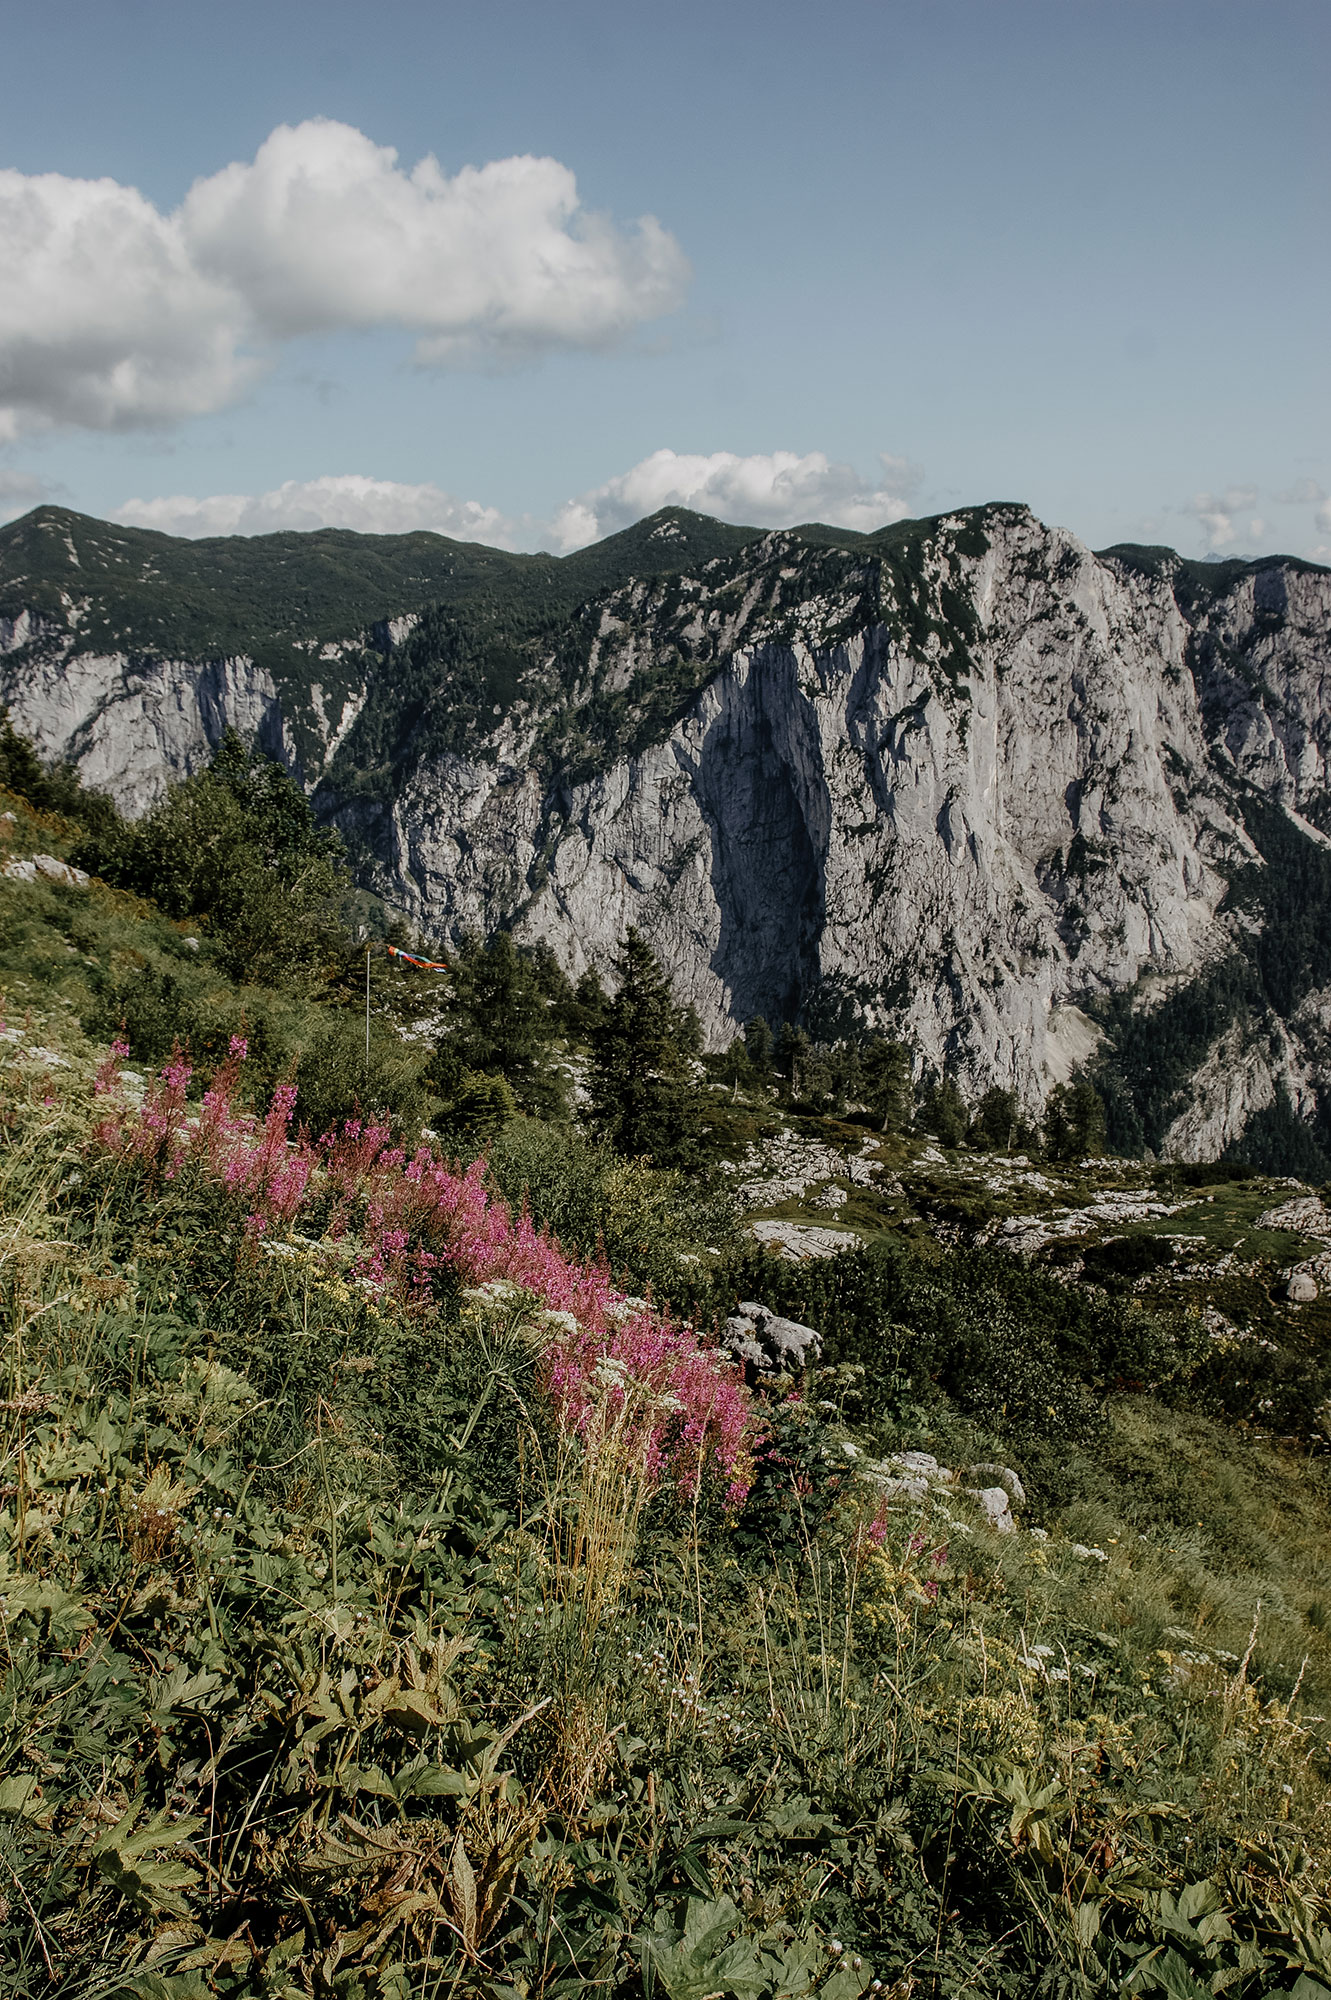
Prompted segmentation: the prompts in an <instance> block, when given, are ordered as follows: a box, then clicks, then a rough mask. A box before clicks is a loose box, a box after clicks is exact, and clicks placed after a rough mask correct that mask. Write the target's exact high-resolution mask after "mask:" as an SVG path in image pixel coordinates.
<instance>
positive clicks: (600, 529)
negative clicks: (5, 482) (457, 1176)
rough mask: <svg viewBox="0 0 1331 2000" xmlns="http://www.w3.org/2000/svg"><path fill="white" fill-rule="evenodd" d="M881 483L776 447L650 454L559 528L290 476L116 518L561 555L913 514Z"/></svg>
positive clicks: (147, 506)
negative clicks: (687, 513)
mask: <svg viewBox="0 0 1331 2000" xmlns="http://www.w3.org/2000/svg"><path fill="white" fill-rule="evenodd" d="M880 464H881V465H882V468H883V481H884V483H883V484H882V485H880V486H876V487H868V486H866V485H865V483H864V482H863V480H862V479H860V477H859V476H858V474H856V473H855V472H853V471H852V470H851V468H850V467H849V466H845V465H834V464H832V463H831V462H830V461H829V460H828V459H827V457H826V456H825V455H824V454H823V453H822V452H820V451H814V452H808V453H806V454H805V455H804V456H803V457H800V456H799V455H798V454H797V453H795V452H793V451H777V452H772V453H770V454H755V455H753V456H751V457H748V458H740V457H737V456H736V455H735V453H733V452H725V451H719V452H713V453H712V454H711V455H710V456H708V457H701V456H696V457H689V456H686V455H682V454H679V453H676V452H673V451H657V452H653V453H652V454H651V456H650V457H649V458H644V459H643V460H642V461H641V463H640V464H638V465H635V466H633V467H632V468H631V469H630V470H629V471H628V472H624V473H621V474H620V475H619V476H618V478H615V479H611V480H607V482H606V484H605V485H604V486H598V487H595V488H594V489H593V490H592V491H591V492H590V493H584V494H581V495H580V496H578V497H577V498H575V499H572V500H566V501H565V502H564V503H563V505H562V506H560V507H558V508H557V509H556V511H555V514H554V517H553V519H551V520H548V521H543V520H539V519H537V518H536V517H535V516H533V515H530V514H527V515H523V516H522V517H521V518H515V517H513V516H511V515H507V514H503V513H501V512H500V510H499V509H498V508H497V507H489V506H486V505H485V504H484V503H483V502H481V501H479V500H459V499H458V498H456V496H455V495H453V494H451V493H446V492H445V491H444V490H443V488H442V487H439V486H434V485H429V484H426V485H421V486H412V485H406V484H403V483H400V482H398V481H396V480H392V479H371V478H369V477H367V476H366V475H365V474H363V473H356V472H344V473H337V474H328V475H326V476H325V477H324V478H322V479H305V480H296V479H288V480H287V481H285V483H284V484H283V485H281V486H276V487H273V488H272V490H271V491H270V492H267V493H214V494H210V495H207V496H205V497H203V498H197V497H195V496H193V495H191V494H187V493H175V494H170V495H168V496H166V497H164V498H162V499H157V500H126V501H125V502H124V503H123V505H122V506H120V507H117V508H116V509H115V512H114V515H113V519H115V520H117V521H123V522H125V523H126V524H127V525H129V526H131V527H136V528H158V529H161V530H162V531H163V532H164V533H165V534H168V535H189V536H194V537H198V536H203V535H270V534H274V533H276V532H277V531H278V530H280V529H291V528H295V529H302V530H303V529H309V528H355V529H357V530H359V531H360V533H362V534H368V535H404V534H410V533H411V532H412V531H413V530H415V529H421V528H425V529H430V530H432V531H433V532H434V533H435V534H437V535H451V536H452V537H453V538H454V539H455V540H458V541H473V542H488V543H489V544H490V545H491V546H492V547H497V548H549V549H556V550H558V551H560V552H561V553H564V552H567V551H569V550H571V549H579V548H583V547H584V546H585V545H586V544H587V543H588V542H593V541H596V540H598V539H599V538H600V537H601V536H604V535H609V534H613V533H615V531H616V530H617V529H620V528H627V527H631V526H632V524H633V522H635V521H640V520H642V519H643V517H644V516H645V515H647V514H654V513H655V512H656V511H657V509H658V508H659V507H665V506H669V505H671V504H674V505H678V506H687V507H692V508H695V509H696V510H697V512H699V513H703V514H712V515H715V516H717V517H718V518H719V519H721V520H726V521H734V522H736V523H738V524H739V525H741V526H743V527H755V528H773V527H793V526H796V525H797V524H798V523H799V522H801V521H827V522H829V523H831V524H832V525H833V526H836V527H843V528H860V529H870V528H880V527H882V526H883V525H884V524H885V523H886V522H888V521H900V520H901V519H903V517H904V516H905V515H906V513H907V512H908V508H907V504H906V501H905V499H904V498H903V497H902V495H903V493H905V492H908V491H910V490H911V489H912V488H913V487H914V486H915V485H916V484H917V483H918V480H919V472H918V470H917V469H916V468H915V467H912V466H909V465H907V464H906V462H905V461H904V460H903V459H896V458H889V457H888V456H887V454H886V453H883V454H880Z"/></svg>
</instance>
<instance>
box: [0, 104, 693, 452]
mask: <svg viewBox="0 0 1331 2000" xmlns="http://www.w3.org/2000/svg"><path fill="white" fill-rule="evenodd" d="M687 278H688V265H687V263H686V261H685V258H684V255H683V252H682V251H681V250H680V248H679V246H678V244H677V243H676V242H675V240H674V238H673V237H672V236H670V235H669V234H668V232H667V231H665V230H664V229H662V227H661V225H660V224H659V223H658V222H657V221H656V220H655V219H654V218H653V217H651V216H644V217H642V218H641V219H640V220H639V221H638V222H637V223H636V224H634V225H633V226H632V227H631V228H629V229H620V228H618V227H616V225H615V224H614V223H613V222H611V221H610V220H609V219H608V218H607V217H605V216H602V215H596V214H593V213H591V212H589V211H588V210H586V209H584V208H583V207H582V206H581V204H580V202H579V199H578V190H577V183H576V181H575V179H574V177H573V175H572V173H571V172H570V171H569V169H568V168H567V167H565V166H563V165H561V164H560V162H559V161H558V160H551V159H534V158H530V157H523V158H514V159H507V160H496V161H492V162H491V163H490V164H489V165H487V166H482V167H464V168H463V169H462V170H461V172H459V173H457V174H455V175H453V176H451V177H450V176H448V175H446V174H445V173H444V172H443V170H442V169H441V168H440V166H439V163H438V161H437V160H435V159H434V158H433V157H432V156H429V157H427V158H426V159H424V160H422V161H420V162H419V163H418V164H417V165H416V166H415V167H414V168H412V169H411V170H410V171H405V170H404V169H402V168H400V167H399V166H398V164H397V155H396V153H395V152H394V151H393V149H392V148H391V147H384V146H376V145H375V144H374V143H373V142H372V141H371V140H369V139H367V138H366V137H365V135H364V133H362V132H358V131H357V130H356V129H355V127H354V126H350V125H342V124H338V123H336V122H334V121H333V120H331V119H322V118H317V119H310V120H307V121H306V122H305V123H304V124H301V125H295V126H291V125H280V126H278V128H277V129H276V131H274V132H273V133H272V134H271V135H270V136H269V137H268V138H267V139H266V140H265V141H264V143H263V145H262V146H261V147H260V148H259V150H258V153H257V154H256V155H255V158H254V160H253V161H252V162H249V163H242V162H236V163H233V164H232V165H231V166H228V167H224V168H223V169H222V170H221V172H220V173H216V174H212V175H210V176H208V177H207V178H205V179H202V180H199V181H196V182H195V183H194V186H193V187H192V188H191V189H190V191H189V193H188V195H187V196H186V198H185V201H184V202H183V203H182V205H181V206H180V208H178V209H177V210H175V211H174V212H172V213H170V214H163V213H162V212H161V211H160V210H158V209H157V208H155V207H154V206H153V205H152V203H151V202H149V201H147V200H146V199H145V198H144V196H143V195H141V194H140V193H139V192H138V191H137V189H135V188H129V187H122V186H121V185H120V184H119V183H117V182H116V181H113V180H100V181H84V180H72V179H69V178H67V177H66V176H65V175H63V174H40V175H25V174H21V173H17V172H14V171H4V172H0V438H3V437H6V436H14V435H16V434H17V433H18V432H19V431H21V430H26V429H32V428H37V427H40V426H42V425H46V424H77V425H82V426H85V427H88V428H91V429H97V430H117V429H128V428H132V427H134V426H138V425H145V424H162V423H168V422H171V421H174V420H176V419H179V418H181V417H185V416H191V415H196V414H199V413H201V412H203V411H207V410H215V409H218V408H220V407H221V406H222V405H224V404H225V403H227V402H229V401H231V400H232V399H233V398H234V397H235V396H236V395H237V394H238V393H239V392H240V391H241V390H242V389H243V387H244V386H245V384H246V383H247V382H248V381H249V380H250V378H251V376H252V374H253V373H254V371H255V368H256V367H257V366H258V359H257V357H256V356H255V354H253V353H252V352H247V343H248V344H251V345H252V344H254V343H258V344H260V346H262V343H264V342H265V341H272V340H287V339H292V338H294V337H296V336H298V335H301V334H306V333H314V332H328V331H333V330H336V329H338V328H348V327H373V326H393V327H402V328H405V329H408V330H410V331H412V332H414V333H416V334H417V336H418V340H417V345H416V356H417V359H418V360H419V361H421V362H422V363H425V364H437V363H446V362H451V361H457V360H463V359H466V358H469V357H473V356H478V355H484V354H492V355H494V354H497V355H500V356H506V357H514V356H517V357H521V356H523V355H528V354H531V353H534V352H537V351H539V350H540V349H542V348H547V347H554V346H598V345H603V344H605V343H607V342H610V341H614V340H616V339H619V338H621V337H622V336H623V335H624V334H625V333H627V332H628V331H629V330H630V329H631V328H632V327H634V326H635V325H637V324H638V323H639V322H640V321H642V320H645V319H652V318H655V317H657V316H658V315H659V314H661V313H665V312H669V311H671V310H673V308H674V307H675V306H677V305H678V304H679V303H680V301H681V299H682V297H683V293H684V287H685V284H686V282H687Z"/></svg>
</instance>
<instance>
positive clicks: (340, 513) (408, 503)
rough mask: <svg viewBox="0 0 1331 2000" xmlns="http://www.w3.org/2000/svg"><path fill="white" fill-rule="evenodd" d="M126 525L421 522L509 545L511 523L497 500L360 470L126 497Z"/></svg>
mask: <svg viewBox="0 0 1331 2000" xmlns="http://www.w3.org/2000/svg"><path fill="white" fill-rule="evenodd" d="M113 518H114V519H115V520H117V521H123V522H125V523H126V525H127V526H129V527H134V528H157V529H160V530H161V532H162V533H163V534H167V535H188V536H191V537H195V538H197V537H199V536H205V535H272V534H277V533H278V532H280V531H281V530H283V529H292V528H295V529H300V530H307V529H310V528H354V529H356V530H357V531H358V532H359V533H360V534H364V535H406V534H411V533H413V532H415V531H416V530H418V529H422V528H424V529H429V530H430V531H431V532H432V533H434V534H436V535H450V536H452V537H453V539H454V540H455V541H466V542H488V543H490V544H491V546H492V547H499V548H507V547H510V546H511V545H512V540H513V523H512V522H511V521H510V520H508V519H507V518H506V516H504V515H503V514H501V513H500V511H499V509H498V508H497V507H485V506H482V504H481V503H480V501H478V500H457V499H455V498H454V497H453V495H452V494H451V493H445V492H444V491H443V489H442V488H441V487H438V486H431V485H424V486H410V485H404V484H400V483H399V482H398V481H396V480H392V479H369V478H367V477H366V476H365V475H364V474H363V473H358V472H344V473H333V474H329V475H327V476H326V477H325V478H322V479H305V480H297V479H288V480H286V481H285V482H284V483H283V484H282V485H281V486H275V487H273V488H272V490H271V491H270V492H268V493H213V494H210V495H208V496H206V497H205V498H202V499H198V498H195V497H193V496H191V495H190V494H187V493H174V494H170V495H168V496H166V497H165V498H163V499H159V500H126V501H125V503H124V505H123V506H121V507H117V508H116V510H115V514H114V517H113Z"/></svg>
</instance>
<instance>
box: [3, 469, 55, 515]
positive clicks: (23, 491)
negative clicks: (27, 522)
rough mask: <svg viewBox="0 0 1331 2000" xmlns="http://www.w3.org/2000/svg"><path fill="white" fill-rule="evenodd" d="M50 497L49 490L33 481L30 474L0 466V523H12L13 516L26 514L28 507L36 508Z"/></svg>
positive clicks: (42, 482) (40, 482)
mask: <svg viewBox="0 0 1331 2000" xmlns="http://www.w3.org/2000/svg"><path fill="white" fill-rule="evenodd" d="M50 497H51V488H50V487H49V486H47V485H46V484H45V483H44V481H42V480H40V479H34V477H33V476H32V474H31V473H30V472H17V471H14V470H13V469H11V468H10V467H8V466H3V465H0V521H12V520H13V519H14V517H15V515H17V514H26V513H27V511H28V509H29V508H30V507H37V506H39V505H40V504H41V502H42V501H43V500H49V499H50Z"/></svg>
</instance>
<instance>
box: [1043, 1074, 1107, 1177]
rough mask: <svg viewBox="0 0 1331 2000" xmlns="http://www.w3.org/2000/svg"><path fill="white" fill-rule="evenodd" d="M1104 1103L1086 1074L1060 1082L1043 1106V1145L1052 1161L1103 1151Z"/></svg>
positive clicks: (1074, 1158)
mask: <svg viewBox="0 0 1331 2000" xmlns="http://www.w3.org/2000/svg"><path fill="white" fill-rule="evenodd" d="M1105 1128H1106V1119H1105V1104H1104V1099H1103V1098H1102V1097H1101V1095H1100V1093H1099V1091H1098V1090H1097V1089H1096V1088H1095V1085H1094V1084H1093V1083H1091V1082H1090V1080H1089V1078H1087V1077H1085V1076H1078V1077H1074V1078H1073V1079H1072V1080H1071V1081H1070V1082H1068V1083H1060V1084H1058V1085H1057V1086H1056V1087H1055V1088H1054V1089H1053V1090H1051V1091H1050V1093H1049V1099H1048V1102H1047V1103H1046V1105H1045V1108H1044V1145H1045V1151H1046V1152H1047V1153H1048V1155H1049V1157H1050V1159H1051V1160H1084V1159H1089V1158H1094V1157H1096V1156H1098V1155H1099V1154H1101V1153H1103V1152H1104V1150H1105Z"/></svg>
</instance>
